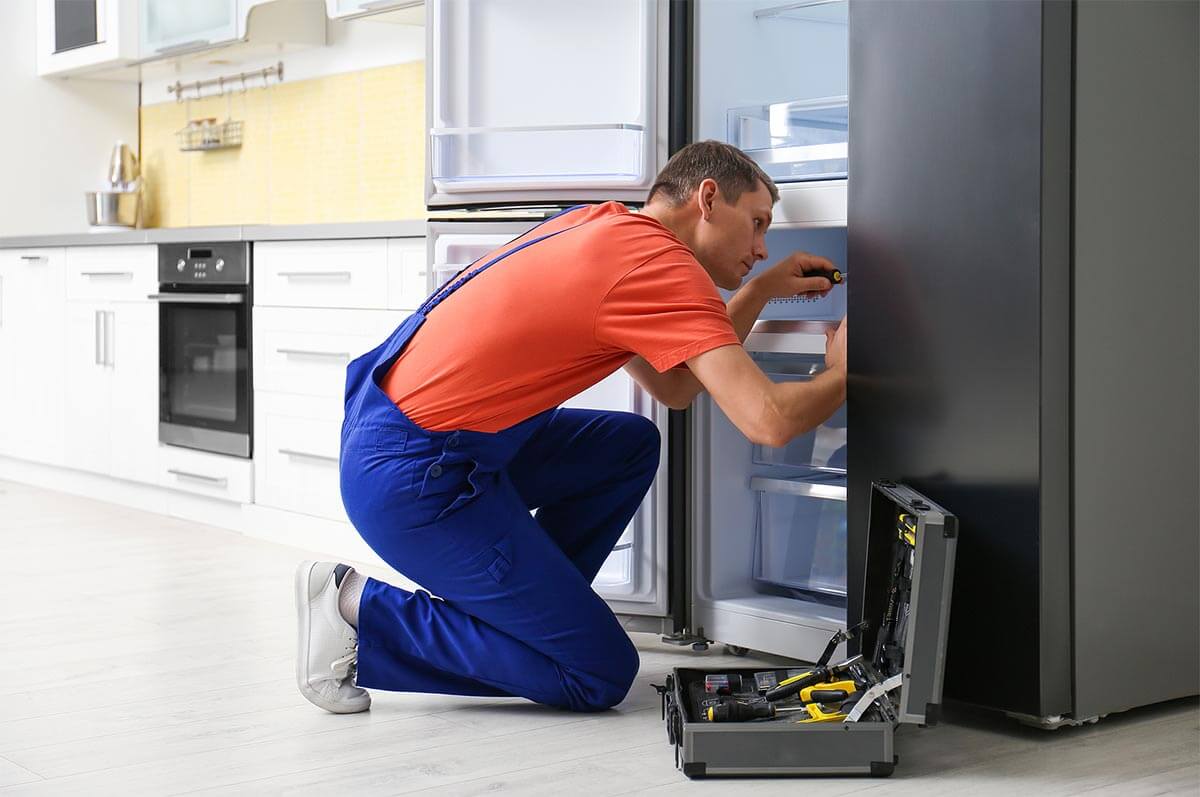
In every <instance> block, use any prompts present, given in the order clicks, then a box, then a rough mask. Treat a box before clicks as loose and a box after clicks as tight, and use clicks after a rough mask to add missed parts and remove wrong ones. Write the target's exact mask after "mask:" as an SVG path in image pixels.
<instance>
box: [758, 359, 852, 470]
mask: <svg viewBox="0 0 1200 797" xmlns="http://www.w3.org/2000/svg"><path fill="white" fill-rule="evenodd" d="M759 365H760V366H761V367H763V370H765V371H766V372H767V376H768V377H769V378H770V379H771V381H772V382H804V381H808V380H810V379H812V378H813V376H815V375H816V374H818V373H820V371H821V370H822V368H824V361H823V360H822V359H821V358H820V357H804V356H801V355H789V356H787V358H786V360H784V359H782V358H781V359H780V360H776V361H773V362H772V361H764V360H763V358H762V356H760V357H759ZM784 368H786V369H787V370H786V371H785V370H782V369H784ZM775 369H780V370H775ZM752 457H753V459H754V463H755V464H756V465H784V466H788V467H793V468H803V469H805V470H807V471H812V472H814V475H818V474H820V473H825V474H827V476H826V478H825V479H822V480H823V481H824V480H827V479H828V478H835V479H836V477H837V476H840V475H842V474H844V473H845V472H846V405H845V404H843V405H842V406H840V407H838V409H837V412H835V413H834V414H833V417H831V418H830V419H829V420H827V421H825V423H823V424H821V425H820V426H818V427H817V428H816V429H814V430H813V431H811V432H809V433H808V434H805V435H800V436H799V437H797V438H795V439H794V440H792V441H791V442H790V443H788V444H787V445H786V446H782V447H780V448H775V447H772V446H765V445H762V444H757V445H755V446H754V449H753V454H752Z"/></svg>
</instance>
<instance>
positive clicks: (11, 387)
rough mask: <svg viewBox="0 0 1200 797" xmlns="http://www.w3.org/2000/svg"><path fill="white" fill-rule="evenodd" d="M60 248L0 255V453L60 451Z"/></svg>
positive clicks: (42, 455)
mask: <svg viewBox="0 0 1200 797" xmlns="http://www.w3.org/2000/svg"><path fill="white" fill-rule="evenodd" d="M64 303H65V302H64V283H63V250H61V249H36V250H25V251H11V252H4V253H3V254H2V255H0V374H4V375H5V376H6V377H7V378H6V379H5V380H4V386H3V388H2V392H0V411H2V415H0V453H4V454H7V455H9V456H14V457H20V458H21V459H28V460H33V461H36V462H46V463H49V464H54V465H58V464H61V463H62V456H63V448H62V446H63V426H62V416H63V392H64V387H65V377H64V374H63V369H62V358H63V310H64Z"/></svg>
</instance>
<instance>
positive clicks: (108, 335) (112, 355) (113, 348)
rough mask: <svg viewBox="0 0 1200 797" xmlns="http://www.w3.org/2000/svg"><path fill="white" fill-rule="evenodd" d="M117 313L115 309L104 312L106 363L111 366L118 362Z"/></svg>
mask: <svg viewBox="0 0 1200 797" xmlns="http://www.w3.org/2000/svg"><path fill="white" fill-rule="evenodd" d="M116 320H117V315H116V311H115V310H108V311H107V312H105V313H104V364H105V365H107V366H109V367H110V368H112V367H115V366H116V364H117V342H116V341H117V335H116V328H117V323H116Z"/></svg>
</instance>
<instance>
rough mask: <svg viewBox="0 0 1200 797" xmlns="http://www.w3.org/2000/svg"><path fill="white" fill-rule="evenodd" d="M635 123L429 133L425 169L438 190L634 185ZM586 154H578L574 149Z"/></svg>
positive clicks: (638, 161) (640, 173)
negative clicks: (533, 184)
mask: <svg viewBox="0 0 1200 797" xmlns="http://www.w3.org/2000/svg"><path fill="white" fill-rule="evenodd" d="M644 137H645V131H644V130H643V128H642V127H641V126H639V125H624V124H612V125H575V126H561V127H548V128H540V129H539V128H490V129H489V128H460V129H451V130H433V131H431V133H430V147H431V151H432V159H431V161H432V162H431V164H430V172H431V175H432V178H433V181H434V183H435V184H436V185H437V186H438V188H439V189H440V190H442V191H451V192H452V191H466V190H471V189H472V188H475V187H478V186H480V185H484V186H490V187H492V188H507V187H519V186H521V185H528V184H529V183H530V181H535V182H536V183H537V184H539V185H543V184H544V185H562V186H575V185H579V186H580V187H596V186H605V185H613V186H621V185H637V184H638V183H640V182H641V181H642V180H643V177H644V172H645V152H644V143H643V140H644ZM582 152H586V153H589V155H588V157H586V158H581V157H580V153H582Z"/></svg>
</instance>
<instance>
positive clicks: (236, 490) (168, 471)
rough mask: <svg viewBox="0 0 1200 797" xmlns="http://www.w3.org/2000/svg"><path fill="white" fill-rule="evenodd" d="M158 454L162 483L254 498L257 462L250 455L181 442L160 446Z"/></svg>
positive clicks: (242, 498) (245, 500) (241, 499)
mask: <svg viewBox="0 0 1200 797" xmlns="http://www.w3.org/2000/svg"><path fill="white" fill-rule="evenodd" d="M157 455H158V484H159V486H160V487H167V488H169V489H172V490H181V491H183V492H188V493H194V494H196V495H202V496H205V497H207V498H219V499H221V500H224V501H236V502H239V503H244V504H248V503H250V502H251V501H253V500H254V465H253V463H252V462H251V461H250V460H248V459H242V458H241V457H226V456H222V455H221V454H210V453H208V452H207V451H193V450H192V449H190V448H179V447H178V446H158V448H157ZM152 456H153V455H152ZM151 461H153V460H151Z"/></svg>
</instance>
